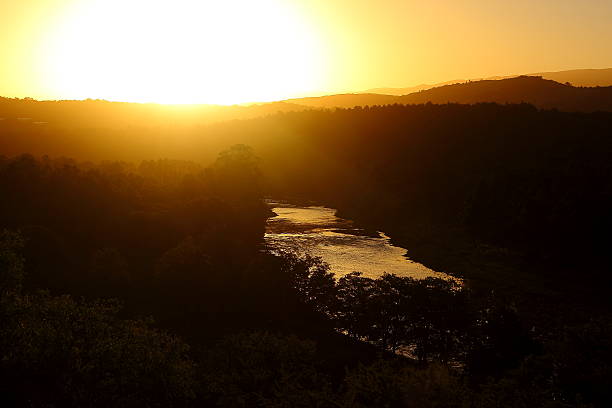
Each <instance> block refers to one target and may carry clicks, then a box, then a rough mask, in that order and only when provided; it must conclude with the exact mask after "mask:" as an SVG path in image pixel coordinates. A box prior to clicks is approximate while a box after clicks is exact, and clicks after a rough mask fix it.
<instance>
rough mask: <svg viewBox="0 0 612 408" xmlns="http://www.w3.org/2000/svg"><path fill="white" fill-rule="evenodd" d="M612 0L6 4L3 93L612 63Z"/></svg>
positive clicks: (385, 81)
mask: <svg viewBox="0 0 612 408" xmlns="http://www.w3.org/2000/svg"><path fill="white" fill-rule="evenodd" d="M611 21H612V1H610V0H537V1H535V0H512V1H508V0H486V1H480V0H478V1H477V0H431V1H423V0H418V1H417V0H414V1H413V0H216V1H208V0H0V58H1V59H2V63H1V64H0V95H2V96H10V97H13V96H17V97H26V96H30V97H34V98H41V99H84V98H102V99H109V100H124V101H135V102H146V101H152V102H160V103H222V104H231V103H243V102H251V101H268V100H278V99H284V98H289V97H297V96H305V95H316V94H328V93H339V92H351V91H361V90H365V89H368V88H375V87H383V86H385V87H405V86H411V85H417V84H420V83H436V82H442V81H447V80H453V79H468V78H481V77H487V76H493V75H508V74H519V73H531V72H542V71H557V70H565V69H575V68H605V67H612V41H611V39H612V24H610V22H611Z"/></svg>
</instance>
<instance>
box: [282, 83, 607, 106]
mask: <svg viewBox="0 0 612 408" xmlns="http://www.w3.org/2000/svg"><path fill="white" fill-rule="evenodd" d="M288 102H291V103H294V104H297V105H308V106H313V107H326V108H332V107H345V108H347V107H354V106H366V105H369V106H374V105H392V104H421V103H428V102H431V103H437V104H440V103H448V102H452V103H464V104H474V103H479V102H494V103H501V104H504V103H530V104H533V105H535V106H537V107H539V108H543V109H559V110H563V111H578V112H593V111H611V110H612V87H594V88H586V87H574V86H571V85H566V84H561V83H559V82H555V81H553V80H549V79H543V78H541V77H537V76H520V77H515V78H507V79H499V80H482V81H475V82H466V83H459V84H452V85H445V86H440V87H437V88H433V89H428V90H423V91H419V92H415V93H412V94H409V95H404V96H392V95H378V94H351V95H332V96H323V97H319V98H304V99H292V100H290V101H288Z"/></svg>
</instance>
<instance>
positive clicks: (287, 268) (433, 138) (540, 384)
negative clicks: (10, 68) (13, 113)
mask: <svg viewBox="0 0 612 408" xmlns="http://www.w3.org/2000/svg"><path fill="white" fill-rule="evenodd" d="M611 125H612V114H608V113H592V114H584V113H561V112H556V111H538V110H537V109H535V108H533V107H531V106H528V105H512V106H499V105H477V106H461V105H443V106H435V105H421V106H410V107H405V106H390V107H375V108H358V109H351V110H339V111H335V112H314V111H313V112H302V113H292V114H284V115H278V116H274V117H270V118H264V119H258V120H251V121H243V122H233V123H227V124H220V125H216V126H213V127H210V128H207V130H206V132H211V134H212V133H214V134H215V135H216V137H217V138H218V140H224V141H225V142H226V143H228V145H229V144H233V143H241V142H242V143H244V142H248V143H249V144H250V145H252V146H254V149H255V150H254V151H256V152H257V156H259V159H258V158H257V157H256V156H255V154H254V151H253V150H252V149H251V148H249V147H246V146H245V145H236V146H234V147H233V148H231V149H229V150H226V151H224V152H223V153H222V154H220V155H219V157H218V158H217V159H216V160H215V161H214V163H213V164H211V165H202V164H198V163H193V162H187V161H178V160H155V161H144V162H141V163H140V164H129V163H124V162H103V163H100V164H91V163H87V162H83V161H75V160H70V159H50V158H47V157H41V158H34V157H32V156H27V155H24V156H17V157H12V158H6V157H3V158H1V159H0V197H1V198H2V199H1V200H0V229H1V230H2V231H3V232H2V233H1V236H0V296H1V298H0V327H1V330H0V398H1V401H0V403H2V406H35V407H43V406H44V407H49V406H51V407H53V406H55V407H64V406H75V407H82V406H90V407H107V406H117V407H140V406H147V407H153V406H159V407H167V406H179V407H180V406H222V407H224V406H227V407H235V406H243V407H251V406H265V407H281V406H282V407H290V406H304V407H310V406H319V407H328V406H329V407H338V406H341V407H370V406H376V407H385V406H386V407H396V406H406V407H409V406H415V407H532V406H535V407H569V406H582V407H589V406H607V405H609V403H610V398H609V392H608V390H609V389H610V387H611V386H612V371H611V368H610V367H611V364H612V355H611V353H612V349H611V347H610V346H612V344H611V343H612V319H611V318H610V315H609V311H610V309H609V303H608V301H607V299H606V298H605V296H602V295H603V294H605V293H606V291H607V285H608V283H609V278H608V274H607V272H608V271H609V267H610V254H609V251H608V250H607V248H608V246H609V239H607V231H608V230H609V227H610V223H611V219H612V218H611V216H610V214H609V212H608V209H609V208H610V204H612V202H611V201H612V184H611V178H610V174H611V173H610V170H611V169H610V166H611V164H610V161H609V157H612V156H611V153H612V142H611V141H610V140H609V139H610V130H611V129H612V126H611ZM47 142H48V143H52V139H51V140H47ZM202 143H204V142H202ZM196 148H197V145H196V146H195V147H194V149H196ZM264 194H273V195H274V196H276V197H297V198H303V199H314V200H318V201H320V202H323V203H326V204H329V205H332V206H336V208H339V209H340V210H341V211H342V212H343V213H344V214H348V215H350V217H351V218H354V219H356V220H358V221H360V222H362V223H364V224H371V225H376V226H377V228H380V229H384V230H385V231H388V232H390V233H391V236H393V237H394V238H395V239H399V240H401V242H404V243H406V245H407V247H408V248H409V249H410V250H411V254H412V250H413V248H414V253H415V254H416V256H417V257H420V258H421V259H425V260H428V261H429V260H430V261H431V264H437V265H444V267H445V268H444V269H446V270H448V271H450V272H452V271H453V268H456V269H454V270H455V271H457V272H460V273H461V274H462V277H464V278H467V280H466V282H465V285H459V284H457V283H455V282H453V281H444V280H439V279H427V280H422V281H416V280H412V279H409V278H399V277H396V276H392V275H385V276H383V277H381V278H379V279H376V280H372V279H368V278H365V277H362V276H360V275H359V274H351V275H348V276H346V277H343V278H341V279H337V280H335V279H334V278H333V276H332V275H331V274H330V273H329V271H328V269H327V267H326V266H325V265H323V264H321V263H320V262H319V261H318V260H316V259H309V258H307V257H299V256H296V255H293V254H286V255H284V256H273V255H271V254H268V253H265V252H263V251H262V246H261V244H262V236H263V233H264V227H265V220H266V218H267V217H268V216H270V214H269V210H268V209H267V208H266V207H265V206H264V204H263V202H262V198H263V195H264ZM436 248H437V251H438V252H437V253H436V251H435V250H436ZM487 274H493V275H495V276H496V277H487ZM508 281H512V282H513V286H512V290H509V289H508V284H507V282H508ZM551 281H554V282H555V283H554V284H552V283H550V282H551ZM577 281H579V282H578V283H576V282H577ZM549 284H550V286H548V285H549ZM571 289H576V291H572V290H571ZM574 292H577V293H578V294H576V293H574ZM589 297H590V298H589ZM561 298H562V299H566V300H567V301H566V304H565V305H564V304H561V303H560V302H559V299H561ZM591 298H592V299H591ZM595 299H597V300H595Z"/></svg>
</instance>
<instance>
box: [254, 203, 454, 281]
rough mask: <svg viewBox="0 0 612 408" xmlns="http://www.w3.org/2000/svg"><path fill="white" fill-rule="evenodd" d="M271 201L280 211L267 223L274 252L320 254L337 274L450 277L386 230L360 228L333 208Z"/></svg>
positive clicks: (267, 238)
mask: <svg viewBox="0 0 612 408" xmlns="http://www.w3.org/2000/svg"><path fill="white" fill-rule="evenodd" d="M270 205H271V209H272V211H273V212H274V213H275V214H276V216H273V217H271V218H269V219H268V222H267V225H266V235H265V243H266V248H267V250H268V251H270V252H273V253H274V252H280V251H293V252H295V253H297V254H309V255H312V256H317V257H320V258H321V259H322V260H323V261H324V262H326V263H327V264H329V266H330V270H331V272H333V273H334V274H335V275H336V276H343V275H346V274H348V273H351V272H355V271H357V272H361V273H362V274H363V276H365V277H369V278H377V277H379V276H381V275H382V274H383V273H385V272H387V273H392V274H395V275H397V276H410V277H413V278H416V279H422V278H426V277H430V276H431V277H438V278H449V276H448V275H446V274H444V273H441V272H436V271H433V270H431V269H429V268H427V267H426V266H424V265H422V264H420V263H418V262H414V261H412V260H410V258H408V257H407V253H408V251H407V250H406V249H404V248H400V247H397V246H394V245H392V244H391V243H390V239H389V237H388V236H387V235H385V234H384V232H380V231H366V230H364V229H361V228H358V227H357V226H356V225H355V224H354V223H353V222H352V221H350V220H345V219H342V218H339V217H336V210H334V209H332V208H327V207H321V206H296V205H291V204H287V203H279V202H271V203H270Z"/></svg>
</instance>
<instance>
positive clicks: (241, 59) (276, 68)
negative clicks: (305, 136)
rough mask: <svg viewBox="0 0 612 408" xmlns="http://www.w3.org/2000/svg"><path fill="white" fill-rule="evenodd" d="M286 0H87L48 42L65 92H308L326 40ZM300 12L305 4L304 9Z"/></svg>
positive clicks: (54, 78)
mask: <svg viewBox="0 0 612 408" xmlns="http://www.w3.org/2000/svg"><path fill="white" fill-rule="evenodd" d="M287 3H288V2H286V1H284V2H281V0H258V1H253V0H215V1H208V0H164V1H161V0H86V1H80V2H77V3H74V4H73V6H72V7H71V8H70V9H69V10H68V12H67V13H66V14H65V15H64V16H63V17H62V18H61V19H60V21H59V22H58V23H57V28H56V29H55V30H54V33H53V34H52V35H51V36H50V38H49V40H48V41H49V42H48V45H47V47H46V50H47V51H46V54H47V57H46V58H47V64H46V66H47V69H48V72H49V73H48V76H49V78H48V80H49V81H50V83H51V84H52V85H51V86H52V87H53V88H54V93H56V94H58V95H62V97H63V98H71V99H84V98H101V99H108V100H116V101H129V102H157V103H216V104H234V103H243V102H252V101H269V100H278V99H283V98H288V97H292V96H298V95H300V94H304V93H308V92H312V91H313V90H315V89H317V88H319V87H320V85H321V81H322V77H323V67H322V65H323V61H324V57H323V47H322V42H321V41H320V39H319V38H318V37H317V33H316V31H315V30H314V29H313V28H312V27H310V26H309V25H308V24H307V21H306V19H305V17H304V16H303V15H301V14H300V13H299V12H298V10H297V9H295V8H293V7H291V6H289V5H288V4H287ZM302 14H303V13H302Z"/></svg>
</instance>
